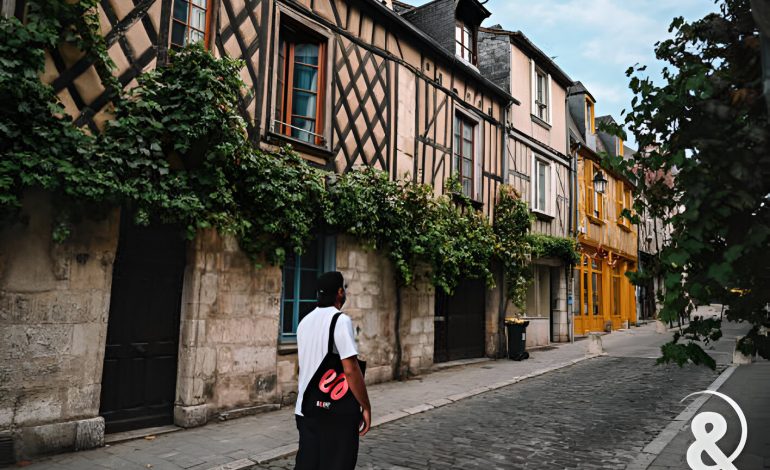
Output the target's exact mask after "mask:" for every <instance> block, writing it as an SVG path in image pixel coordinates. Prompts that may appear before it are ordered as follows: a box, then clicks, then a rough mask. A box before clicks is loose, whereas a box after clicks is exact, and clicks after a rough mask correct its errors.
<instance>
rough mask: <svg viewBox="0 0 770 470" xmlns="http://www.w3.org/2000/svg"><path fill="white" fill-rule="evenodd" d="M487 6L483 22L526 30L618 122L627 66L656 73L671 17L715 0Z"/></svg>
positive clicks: (507, 1)
mask: <svg viewBox="0 0 770 470" xmlns="http://www.w3.org/2000/svg"><path fill="white" fill-rule="evenodd" d="M481 1H482V2H483V0H481ZM426 2H427V0H417V1H413V2H409V1H408V0H407V3H411V4H416V5H422V4H423V3H426ZM485 6H486V8H487V9H488V10H489V11H490V12H492V16H490V17H489V18H487V19H486V20H485V21H484V23H483V26H492V25H494V24H501V25H502V26H503V28H505V29H508V30H514V31H515V30H520V31H521V32H523V33H524V34H525V35H526V36H527V37H529V39H530V40H532V42H534V43H535V44H537V46H538V47H539V48H540V49H542V50H543V51H544V52H545V53H546V54H547V55H549V56H550V57H552V58H554V60H555V62H556V63H557V64H558V65H559V67H561V68H562V70H564V71H565V72H566V73H567V75H569V76H570V78H572V80H580V81H581V82H583V84H584V85H585V86H586V88H588V90H589V91H590V92H591V94H592V95H593V96H594V98H596V115H597V116H601V115H605V114H611V115H612V116H613V117H614V118H615V120H616V121H622V118H621V115H620V113H621V111H622V110H623V109H626V110H628V109H629V108H630V106H631V98H632V97H633V95H632V94H631V91H630V90H629V89H628V80H629V79H628V77H626V75H625V71H626V69H628V67H630V66H632V65H634V64H636V63H639V64H641V65H647V66H648V69H647V72H648V73H650V74H651V76H652V77H653V78H655V77H656V76H658V75H659V74H660V70H661V69H662V67H663V64H662V63H661V62H659V61H657V59H656V58H655V51H654V45H655V42H656V41H660V40H663V39H666V38H668V37H670V36H671V34H670V33H668V27H669V25H670V24H671V20H672V19H673V18H674V17H676V16H683V17H684V18H685V20H695V19H699V18H702V17H703V16H705V15H706V14H707V13H710V12H713V11H717V6H716V5H715V4H714V2H713V0H589V1H586V0H489V1H488V2H487V3H486V4H485ZM630 137H631V136H629V138H630ZM629 144H632V145H633V141H631V142H629Z"/></svg>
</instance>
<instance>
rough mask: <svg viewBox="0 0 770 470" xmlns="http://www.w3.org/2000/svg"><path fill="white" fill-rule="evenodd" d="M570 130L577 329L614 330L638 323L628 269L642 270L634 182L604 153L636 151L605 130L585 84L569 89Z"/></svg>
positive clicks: (604, 118) (577, 331)
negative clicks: (606, 163) (608, 163)
mask: <svg viewBox="0 0 770 470" xmlns="http://www.w3.org/2000/svg"><path fill="white" fill-rule="evenodd" d="M568 100H569V116H568V118H569V119H570V121H569V126H570V127H569V130H570V142H571V145H572V148H573V151H574V152H576V154H577V158H578V160H577V173H576V179H577V184H576V186H575V189H576V190H577V192H576V195H575V199H576V205H575V206H576V217H575V218H574V221H575V229H576V231H577V233H578V241H579V243H580V250H581V257H580V263H579V264H578V266H577V268H576V270H575V284H574V291H575V292H576V293H577V301H576V304H577V307H576V308H575V309H574V332H575V334H576V335H584V334H586V333H588V332H589V331H611V330H617V329H620V328H628V326H629V324H633V323H635V322H636V290H635V287H634V286H633V285H632V284H631V282H630V280H629V279H628V278H627V277H626V275H625V274H626V272H628V271H636V269H637V262H638V256H637V248H638V247H637V243H638V241H637V227H636V225H633V224H632V223H631V221H630V220H629V219H628V218H627V217H623V215H622V214H623V211H624V210H629V211H630V210H631V209H632V207H633V192H632V191H633V187H632V185H631V183H630V182H629V181H628V180H627V179H626V178H624V177H623V176H622V175H619V174H617V173H615V172H612V171H609V170H607V169H605V168H603V167H602V166H601V158H600V156H599V155H600V153H606V154H609V155H612V156H617V157H623V156H624V155H625V153H626V152H631V153H633V150H631V149H630V148H628V147H627V146H626V145H624V143H623V140H622V139H620V138H619V137H617V136H614V135H611V134H608V133H605V132H602V131H601V130H600V129H598V127H597V126H598V124H599V123H600V122H602V121H607V122H610V121H612V122H613V123H614V120H612V117H611V116H602V117H596V116H595V115H594V108H595V105H596V100H595V99H594V97H593V96H592V95H591V93H590V92H589V91H588V90H587V89H586V88H585V87H584V86H583V84H582V83H580V82H576V84H575V85H574V86H573V87H572V88H571V89H570V94H569V98H568Z"/></svg>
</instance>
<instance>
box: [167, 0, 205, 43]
mask: <svg viewBox="0 0 770 470" xmlns="http://www.w3.org/2000/svg"><path fill="white" fill-rule="evenodd" d="M210 18H211V1H210V0H190V1H186V0H174V12H173V18H172V20H171V47H172V48H174V49H179V48H181V47H184V46H186V45H187V44H191V43H194V42H201V41H203V44H204V45H205V46H206V47H208V42H209V26H210Z"/></svg>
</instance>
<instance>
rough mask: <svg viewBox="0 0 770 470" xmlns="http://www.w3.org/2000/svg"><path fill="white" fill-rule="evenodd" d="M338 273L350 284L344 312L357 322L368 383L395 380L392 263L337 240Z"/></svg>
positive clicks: (350, 241) (359, 246)
mask: <svg viewBox="0 0 770 470" xmlns="http://www.w3.org/2000/svg"><path fill="white" fill-rule="evenodd" d="M337 270H338V271H339V272H341V273H342V275H343V276H344V277H345V282H346V283H347V286H348V288H347V290H346V291H347V299H348V300H347V303H346V304H345V306H344V307H343V308H342V309H343V310H344V311H345V313H347V314H348V315H350V318H351V319H352V320H353V329H354V331H355V334H356V342H357V343H358V352H359V354H360V356H361V358H362V359H364V360H366V367H367V369H366V379H367V382H368V383H376V382H383V381H386V380H391V379H392V378H393V367H394V360H395V357H396V355H395V321H396V317H395V314H396V284H395V279H394V276H393V267H392V266H391V262H390V260H388V258H387V257H385V256H384V255H383V254H382V253H381V252H377V251H374V250H371V249H367V248H366V247H364V246H363V245H362V244H361V243H359V242H358V241H356V240H355V239H353V238H351V237H349V236H344V235H340V236H338V237H337Z"/></svg>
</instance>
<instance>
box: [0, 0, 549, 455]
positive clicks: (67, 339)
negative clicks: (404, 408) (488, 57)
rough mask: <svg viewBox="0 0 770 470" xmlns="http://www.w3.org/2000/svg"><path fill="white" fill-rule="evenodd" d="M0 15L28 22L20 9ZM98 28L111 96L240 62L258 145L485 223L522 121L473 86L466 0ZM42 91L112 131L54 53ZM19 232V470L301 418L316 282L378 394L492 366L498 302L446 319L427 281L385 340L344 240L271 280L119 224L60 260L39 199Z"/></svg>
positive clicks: (11, 261)
mask: <svg viewBox="0 0 770 470" xmlns="http://www.w3.org/2000/svg"><path fill="white" fill-rule="evenodd" d="M394 8H395V9H394ZM3 12H6V13H15V14H19V15H23V12H24V8H23V2H22V1H18V0H17V1H8V0H4V1H3ZM99 14H100V24H101V29H102V33H103V35H104V37H105V39H106V42H107V45H108V47H109V54H110V56H111V57H112V59H113V60H114V62H115V64H116V68H115V70H114V74H115V75H116V76H117V78H118V79H119V81H120V83H121V85H122V86H124V87H131V86H133V85H134V84H135V79H136V77H137V76H138V75H139V74H141V73H142V72H143V71H146V70H148V69H152V68H154V67H159V66H162V65H163V64H165V63H166V62H167V60H168V57H169V50H170V49H173V48H176V47H182V46H184V45H185V44H188V43H190V42H198V41H199V42H202V43H203V44H204V45H205V46H206V47H207V48H209V49H210V50H211V51H212V52H213V53H214V54H216V55H220V56H230V57H235V58H240V59H243V60H244V62H245V66H244V68H243V69H242V71H241V76H242V78H243V80H244V82H245V83H246V84H247V87H246V89H245V90H244V93H243V95H242V97H241V99H240V102H239V107H240V110H241V113H242V114H243V115H244V117H245V118H246V120H247V122H248V130H249V134H250V138H251V139H252V141H253V142H254V144H255V145H258V146H260V147H262V148H264V149H268V150H270V149H276V148H278V147H280V146H283V145H286V144H291V145H292V146H293V147H294V149H295V150H297V151H298V152H300V154H301V155H302V156H303V157H304V158H306V159H307V160H308V161H310V162H312V163H313V164H315V165H318V166H320V167H323V168H326V169H328V170H330V171H334V172H339V173H341V172H346V171H350V170H352V169H354V168H356V167H360V166H372V167H375V168H378V169H381V170H383V171H386V172H388V173H389V174H390V175H391V177H392V178H409V179H411V180H413V181H415V182H419V183H428V184H431V185H433V187H434V188H435V190H436V192H437V193H441V192H442V191H443V190H444V188H443V185H444V182H445V181H446V179H447V178H448V177H449V176H450V175H452V174H456V175H457V176H458V178H459V179H460V182H461V184H462V190H463V192H464V193H465V195H467V196H469V197H470V198H471V199H472V200H473V201H474V202H475V204H476V205H477V207H478V208H479V209H480V210H482V211H483V212H484V213H485V214H486V215H487V216H489V217H492V215H493V204H494V200H495V196H496V194H497V191H498V188H499V186H500V185H501V184H503V183H504V182H505V181H506V178H507V174H508V173H507V171H508V165H509V161H510V158H507V157H506V145H507V144H506V139H507V136H506V131H505V122H506V121H507V120H508V117H507V113H508V112H509V110H510V109H511V105H512V104H518V102H517V101H516V100H515V99H514V98H513V97H512V96H511V94H510V93H509V92H508V91H505V90H503V89H501V88H499V87H498V86H496V85H495V84H494V83H492V82H491V81H489V80H488V79H486V78H484V77H483V76H482V75H481V74H480V73H479V71H478V68H477V55H478V46H477V34H478V29H479V27H480V24H481V21H482V20H483V19H484V18H486V17H487V16H489V12H488V11H487V10H486V9H485V8H484V6H483V5H482V4H481V3H480V2H478V1H477V0H437V1H434V2H431V3H429V4H426V5H424V6H423V7H419V8H413V7H409V6H407V5H405V4H396V6H395V7H394V5H393V4H391V2H390V1H385V2H382V1H378V0H296V1H295V0H189V1H188V0H133V1H123V0H102V1H101V2H100V3H99ZM41 78H42V80H43V81H45V82H46V83H49V84H50V85H51V86H52V87H53V88H54V90H55V92H56V94H57V96H58V97H59V99H60V100H61V102H62V103H63V105H64V107H65V109H66V111H67V112H68V113H69V114H70V115H71V116H72V118H73V119H74V121H75V122H76V123H77V124H78V125H81V126H84V127H87V128H88V129H90V130H91V131H92V132H99V130H100V129H101V128H102V126H103V124H104V122H105V121H106V120H107V119H109V118H110V111H111V106H110V100H111V99H112V96H111V95H110V94H109V91H107V89H106V88H105V87H104V86H103V85H102V78H103V77H99V74H98V72H97V71H96V69H95V68H94V65H93V64H92V63H91V62H90V59H88V57H86V56H84V55H83V54H82V53H80V52H79V51H76V50H73V49H71V48H68V47H58V48H55V49H52V50H50V51H48V53H47V63H46V69H45V73H44V74H43V75H42V77H41ZM554 119H558V118H557V116H556V114H555V113H554ZM553 203H554V204H561V202H559V201H554V202H553ZM23 212H24V213H25V214H26V215H27V216H28V220H29V221H30V222H29V223H28V224H26V225H25V226H23V227H13V228H12V229H9V230H4V231H3V232H2V233H0V251H1V253H0V267H1V268H2V269H1V271H2V273H1V274H2V276H1V277H0V312H2V314H0V322H2V323H1V324H0V326H2V329H3V331H4V333H3V335H4V338H8V341H4V345H3V346H0V353H2V357H3V358H4V359H3V361H4V362H5V363H6V364H7V366H6V367H5V369H3V373H4V374H5V375H3V377H7V378H8V380H7V381H4V383H3V384H2V385H0V387H1V388H2V393H0V430H8V431H9V432H12V434H13V436H14V437H13V438H14V440H15V442H16V454H17V457H28V456H31V455H35V454H39V453H42V452H51V451H60V450H67V449H75V448H80V449H82V448H87V447H92V446H95V445H100V444H101V443H102V442H103V439H104V434H105V426H106V432H107V433H112V432H120V431H126V430H131V429H135V428H143V427H149V426H160V425H169V424H172V423H173V424H176V425H178V426H182V427H191V426H197V425H201V424H204V423H206V422H207V421H209V420H211V419H216V418H219V419H226V418H228V417H232V416H237V415H242V414H246V413H253V412H257V411H259V410H264V409H274V408H277V407H280V406H282V405H285V404H287V403H290V402H292V401H293V400H294V398H295V397H294V393H295V390H296V374H297V365H296V362H297V361H296V347H295V332H296V327H297V323H298V322H299V320H301V318H302V316H303V315H304V314H306V313H307V312H308V311H309V309H310V308H312V304H313V300H314V297H315V284H314V283H315V279H316V278H317V276H318V274H319V273H321V272H322V271H324V270H331V269H337V270H339V271H342V272H343V273H344V275H345V277H346V279H347V282H348V298H349V299H350V301H349V305H347V306H346V312H347V313H348V314H349V315H351V317H352V318H353V321H354V324H355V325H356V333H357V336H358V341H359V346H360V352H361V354H362V355H363V356H364V357H365V358H366V359H367V360H368V364H369V367H368V370H367V380H368V381H370V382H376V381H384V380H390V379H392V378H393V377H394V375H395V374H399V375H402V376H403V375H405V374H406V375H408V374H419V373H420V372H421V371H424V370H426V369H427V368H429V367H431V366H432V364H433V363H434V361H445V360H453V359H459V358H467V357H481V356H485V355H492V356H493V355H495V354H497V345H498V344H499V341H498V333H499V330H498V325H499V321H498V319H499V316H500V313H501V312H500V300H499V299H500V297H499V290H488V289H487V288H486V286H484V285H483V283H481V282H477V281H470V280H469V281H465V282H464V283H463V285H462V286H460V288H459V289H458V292H461V293H462V294H461V295H457V296H455V297H454V298H448V297H447V296H444V295H441V294H437V293H436V292H435V291H434V289H433V288H432V287H431V285H430V283H429V282H428V281H427V278H426V276H418V279H417V281H416V283H415V285H414V286H412V287H410V288H408V289H404V291H403V293H402V295H401V296H400V297H399V300H400V302H401V304H400V306H399V307H400V312H401V316H400V319H398V322H397V317H396V316H395V312H396V310H397V309H396V302H397V296H396V290H395V282H394V276H393V269H392V267H391V266H390V264H389V262H388V261H387V259H386V258H385V257H384V256H382V255H381V254H379V253H376V252H371V251H367V250H366V249H365V248H364V247H362V246H361V245H359V244H358V243H357V242H355V241H354V240H353V239H351V238H348V237H344V236H335V235H334V234H318V237H317V239H316V240H315V241H314V242H313V243H311V246H309V247H308V250H307V251H306V252H305V253H304V254H303V255H302V256H292V257H289V259H288V260H287V262H286V264H285V265H284V266H283V267H282V268H279V267H270V266H265V267H262V268H255V267H254V266H253V264H252V263H250V262H249V260H248V258H247V257H246V256H245V255H244V254H243V253H242V252H241V251H240V250H239V249H238V246H237V243H236V242H235V241H234V239H232V238H229V237H223V236H220V235H219V234H217V233H215V232H214V231H203V232H201V233H200V234H199V235H198V236H197V237H196V239H195V240H194V241H193V242H189V243H185V242H184V241H182V240H181V239H180V237H178V236H175V235H174V233H172V232H170V231H169V229H168V228H167V227H154V226H150V227H134V226H133V225H132V224H130V223H127V220H128V219H127V217H126V216H125V215H123V216H120V215H118V214H115V215H113V216H111V217H110V218H109V219H108V220H105V221H102V222H93V223H90V222H89V223H88V224H84V225H81V226H78V227H76V229H75V231H74V233H73V236H72V237H71V239H70V240H69V241H67V242H65V243H64V244H61V245H55V244H53V243H52V242H51V239H50V229H51V223H52V222H51V220H52V217H53V214H52V208H51V203H50V200H49V199H48V198H47V197H46V196H45V195H44V194H30V195H29V197H27V198H26V200H25V204H24V208H23ZM501 284H502V283H501V282H498V286H500V285H501ZM397 345H400V348H401V350H400V351H396V348H397ZM21 357H24V358H25V360H21ZM399 357H400V358H401V361H400V362H399V363H397V358H399ZM50 436H57V438H56V439H51V438H49V437H50Z"/></svg>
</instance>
